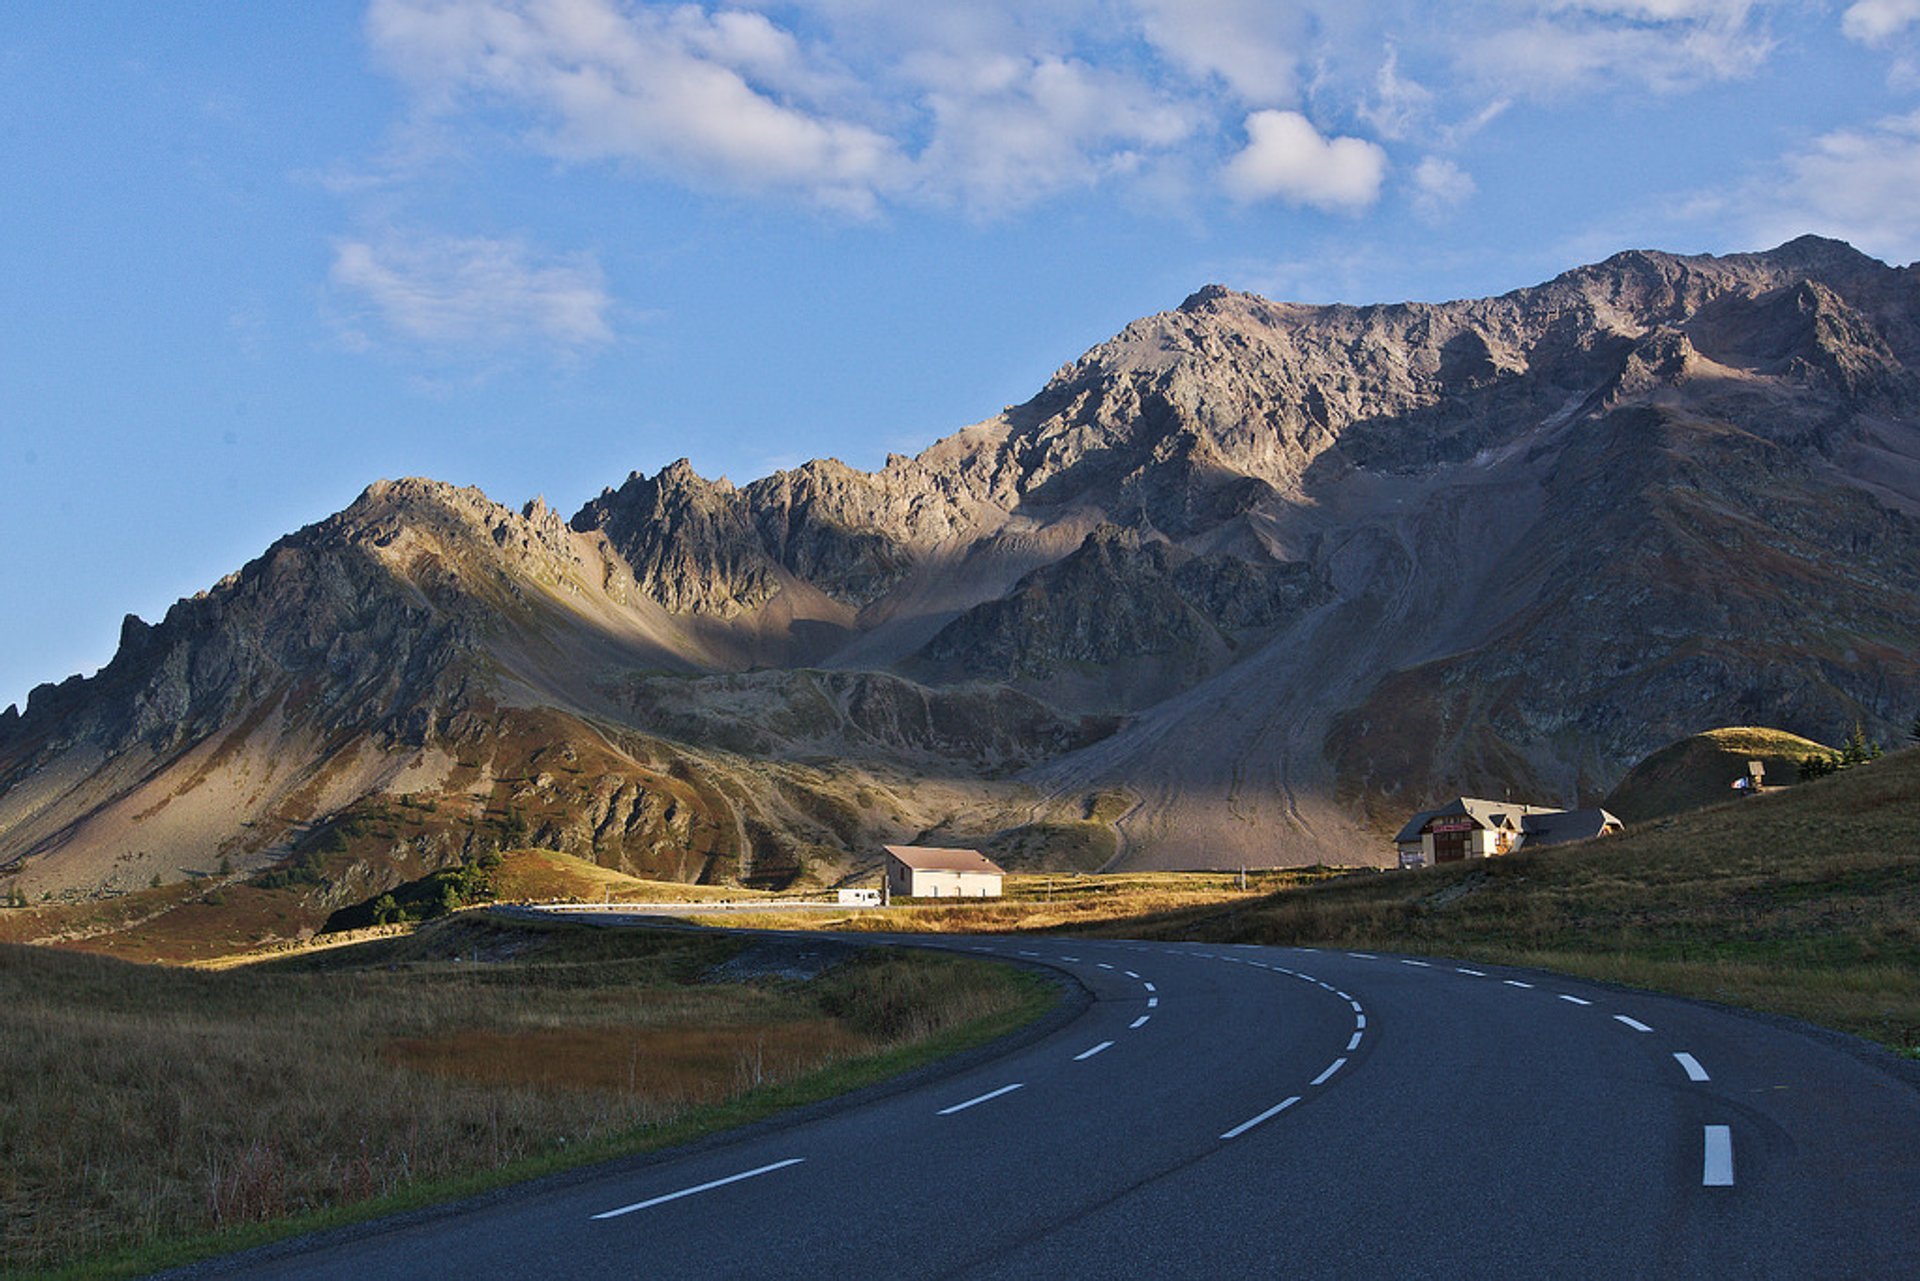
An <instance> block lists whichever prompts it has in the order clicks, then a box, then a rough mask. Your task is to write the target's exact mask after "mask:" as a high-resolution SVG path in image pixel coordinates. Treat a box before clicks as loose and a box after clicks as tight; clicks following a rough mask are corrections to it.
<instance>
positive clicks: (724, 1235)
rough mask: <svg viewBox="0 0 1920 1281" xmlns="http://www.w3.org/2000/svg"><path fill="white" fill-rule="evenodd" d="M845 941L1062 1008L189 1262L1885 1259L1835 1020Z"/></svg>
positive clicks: (1876, 1182) (1142, 949)
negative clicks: (1059, 981) (904, 1071)
mask: <svg viewBox="0 0 1920 1281" xmlns="http://www.w3.org/2000/svg"><path fill="white" fill-rule="evenodd" d="M663 906H666V907H671V908H674V909H676V910H684V907H683V905H679V904H672V905H663ZM836 906H837V905H836ZM701 910H708V909H706V908H702V909H701ZM876 941H899V942H905V943H912V944H916V945H921V946H935V947H942V948H950V949H955V950H960V951H964V952H967V953H971V954H977V955H982V956H998V957H1005V958H1008V959H1012V960H1017V961H1024V962H1027V963H1030V964H1037V965H1044V966H1049V967H1054V968H1057V969H1059V970H1062V971H1065V972H1066V973H1068V974H1070V975H1072V976H1073V977H1074V978H1075V979H1076V980H1078V981H1079V982H1080V983H1082V984H1084V985H1085V986H1086V987H1087V988H1088V989H1089V990H1090V991H1091V992H1092V993H1093V995H1094V998H1095V1000H1094V1002H1093V1004H1092V1005H1091V1006H1090V1007H1088V1009H1087V1010H1086V1012H1085V1013H1084V1014H1082V1015H1081V1016H1080V1017H1078V1018H1076V1019H1074V1020H1072V1021H1071V1022H1069V1023H1068V1024H1067V1025H1066V1026H1065V1027H1062V1028H1060V1029H1058V1030H1056V1031H1055V1032H1053V1033H1052V1034H1050V1035H1048V1036H1046V1037H1045V1038H1044V1039H1042V1040H1039V1041H1037V1042H1034V1043H1030V1044H1028V1045H1026V1046H1025V1047H1024V1048H1021V1049H1018V1050H1016V1051H1013V1052H1010V1053H1008V1054H1006V1055H1004V1056H1002V1057H1000V1058H997V1059H993V1060H991V1061H988V1062H985V1063H976V1064H975V1065H973V1066H971V1067H968V1068H966V1069H964V1070H961V1071H957V1072H955V1073H952V1074H948V1075H946V1076H944V1077H940V1076H936V1077H935V1078H934V1079H931V1080H929V1081H927V1082H926V1083H924V1084H921V1085H918V1086H916V1087H914V1088H910V1089H906V1090H897V1091H895V1092H892V1093H881V1094H879V1095H878V1096H876V1097H869V1098H868V1099H867V1100H866V1101H864V1102H857V1103H855V1104H854V1105H850V1106H848V1107H845V1108H842V1109H839V1110H837V1111H833V1112H830V1113H829V1114H826V1115H824V1116H816V1117H814V1118H813V1119H810V1120H806V1121H803V1122H799V1123H795V1124H791V1125H786V1126H777V1125H776V1126H770V1127H762V1128H759V1129H757V1130H755V1131H754V1132H752V1133H751V1134H748V1135H746V1136H743V1137H740V1138H737V1139H734V1140H732V1141H724V1140H723V1141H721V1142H719V1143H709V1144H706V1145H702V1146H700V1147H698V1148H697V1149H694V1150H691V1151H685V1152H680V1153H663V1154H658V1155H656V1156H653V1157H650V1158H640V1159H635V1160H632V1161H626V1162H616V1163H613V1164H611V1165H608V1166H605V1167H602V1168H600V1169H599V1170H597V1171H593V1172H587V1173H583V1174H581V1175H578V1176H575V1177H572V1178H568V1179H562V1180H555V1181H549V1182H547V1183H544V1184H536V1185H530V1186H529V1187H527V1188H525V1189H521V1190H518V1191H512V1192H509V1193H507V1194H504V1195H500V1196H496V1197H492V1198H486V1199H482V1200H480V1201H476V1202H473V1203H469V1204H466V1205H461V1206H454V1207H449V1208H448V1209H446V1210H445V1211H442V1212H439V1213H435V1214H431V1215H429V1216H426V1217H424V1218H420V1219H416V1220H414V1221H411V1222H403V1223H397V1224H391V1225H373V1226H372V1227H370V1228H362V1229H354V1230H348V1231H344V1232H341V1233H336V1234H333V1235H331V1236H328V1237H322V1238H315V1239H310V1240H308V1241H305V1242H301V1243H297V1244H296V1245H294V1246H293V1247H292V1248H289V1247H280V1248H276V1249H270V1250H267V1251H260V1252H255V1253H253V1254H250V1255H242V1256H236V1257H234V1258H231V1259H227V1260H223V1261H220V1262H218V1263H216V1264H213V1265H210V1266H205V1267H202V1268H200V1269H196V1273H197V1274H198V1275H220V1276H248V1277H252V1276H258V1277H274V1278H315V1279H323V1278H324V1279H334V1278H337V1279H339V1281H359V1279H361V1278H368V1277H415V1276H422V1275H438V1276H462V1277H530V1276H545V1275H555V1274H562V1275H568V1276H590V1277H620V1278H629V1277H821V1276H830V1277H852V1278H865V1277H875V1278H880V1277H886V1278H897V1277H903V1276H914V1277H922V1276H927V1277H1082V1276H1097V1277H1183V1278H1185V1277H1249V1276H1277V1277H1289V1278H1292V1277H1422V1278H1430V1277H1442V1278H1445V1277H1459V1278H1485V1277H1555V1276H1564V1277H1579V1278H1592V1277H1646V1276H1671V1277H1732V1276H1737V1277H1742V1278H1748V1277H1809V1276H1861V1277H1895V1276H1914V1275H1916V1264H1915V1261H1916V1260H1920V1092H1916V1090H1915V1089H1914V1088H1913V1086H1912V1085H1910V1084H1909V1083H1908V1082H1907V1081H1906V1080H1904V1079H1902V1077H1901V1075H1900V1074H1899V1072H1898V1071H1897V1070H1894V1069H1893V1068H1892V1067H1891V1066H1890V1065H1886V1064H1877V1063H1875V1062H1873V1061H1871V1056H1870V1055H1865V1054H1861V1053H1857V1052H1856V1050H1855V1048H1853V1047H1851V1046H1850V1045H1849V1044H1848V1043H1846V1042H1844V1041H1842V1040H1840V1039H1838V1038H1827V1037H1824V1036H1821V1035H1818V1034H1812V1033H1809V1032H1807V1031H1805V1030H1801V1029H1798V1028H1794V1027H1787V1026H1782V1025H1779V1024H1777V1023H1774V1022H1770V1021H1765V1020H1761V1019H1757V1018H1749V1017H1745V1016H1742V1015H1739V1014H1735V1013H1731V1012H1727V1011H1722V1010H1719V1009H1715V1008H1711V1007H1707V1006H1702V1005H1696V1004H1693V1003H1690V1002H1686V1001H1681V1000H1677V999H1669V998H1664V997H1659V996H1653V995H1649V994H1645V993H1638V992H1631V991H1622V990H1616V989H1612V988H1606V987H1601V986H1596V985H1593V984H1588V983H1583V982H1580V981H1577V980H1573V979H1564V978H1559V977H1556V976H1553V975H1546V974H1541V973H1538V972H1530V971H1513V970H1505V969H1501V968H1498V967H1493V966H1484V967H1474V966H1467V965H1460V964H1456V963H1454V962H1451V961H1447V960H1443V959H1441V958H1436V957H1397V956H1390V955H1385V954H1373V953H1348V952H1321V951H1309V950H1302V949H1293V948H1256V947H1238V946H1235V947H1220V946H1205V945H1200V944H1161V943H1153V944H1147V943H1126V942H1090V941H1085V940H1064V939H1053V938H1047V939H1033V938H1012V937H972V938H955V937H952V936H946V937H941V938H927V937H916V938H903V939H898V940H876Z"/></svg>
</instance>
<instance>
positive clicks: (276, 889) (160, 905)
mask: <svg viewBox="0 0 1920 1281" xmlns="http://www.w3.org/2000/svg"><path fill="white" fill-rule="evenodd" d="M456 867H457V865H456ZM335 874H340V875H343V876H344V875H345V872H344V871H343V870H342V869H341V868H337V867H336V868H332V869H331V870H330V871H326V872H324V873H316V874H315V880H314V881H313V882H312V883H308V882H295V883H293V884H279V883H276V879H277V878H275V877H274V876H272V875H271V874H268V875H253V876H246V875H237V874H236V875H230V876H225V877H214V876H209V877H202V878H200V879H197V880H191V881H176V882H173V883H171V884H167V885H157V886H153V887H151V888H148V889H141V890H135V891H133V892H131V893H127V894H119V895H115V896H113V897H110V898H99V899H88V900H83V901H78V902H52V903H36V904H33V905H31V906H29V907H25V908H9V907H0V943H36V944H49V945H53V946H57V947H63V948H69V949H72V950H76V951H83V952H96V953H99V954H100V955H103V956H117V957H120V958H121V959H123V960H128V961H143V962H148V963H153V964H161V965H182V964H208V965H219V964H221V963H223V962H224V961H226V960H227V959H229V958H231V957H235V956H242V955H247V954H250V953H253V952H258V951H263V950H268V949H273V948H288V949H294V950H298V949H301V948H303V947H305V946H306V945H307V944H308V942H309V941H310V940H312V939H313V938H314V936H315V935H316V933H317V932H318V931H320V930H321V928H322V926H323V925H324V924H325V923H326V921H327V920H328V918H329V917H330V916H331V915H332V913H333V912H334V911H335V909H336V908H338V907H340V906H342V904H341V903H338V902H330V901H328V900H327V898H326V890H327V888H328V878H329V877H331V876H333V875H335ZM481 879H482V880H483V881H484V883H485V887H486V892H485V894H484V895H482V896H481V898H483V899H484V900H488V901H492V900H498V901H502V902H513V901H517V900H523V899H531V900H538V901H543V902H545V901H556V900H558V901H567V900H575V901H580V902H590V903H599V902H603V901H608V900H611V901H613V902H634V901H646V902H655V903H658V902H691V901H697V900H700V899H720V898H725V899H732V900H735V901H740V900H746V899H762V898H763V899H766V900H767V901H769V902H777V901H778V900H779V899H780V898H781V897H782V895H779V894H773V893H768V892H765V891H761V890H749V889H742V888H740V887H738V886H714V885H688V884H686V883H684V882H681V881H650V880H643V879H641V878H638V877H633V876H628V875H626V874H624V873H622V872H616V871H613V870H611V869H609V868H604V867H599V866H597V865H596V864H594V863H592V862H589V861H588V860H586V859H580V858H574V857H573V856H571V855H567V854H560V853H556V852H554V851H552V850H541V849H517V850H509V851H507V852H506V853H505V854H503V855H501V856H499V858H498V859H497V860H489V865H488V866H487V867H486V868H485V869H484V871H483V874H482V876H481ZM395 888H396V889H398V890H400V892H401V893H403V894H404V893H405V890H404V889H403V888H402V887H395ZM364 923H367V922H363V924H364Z"/></svg>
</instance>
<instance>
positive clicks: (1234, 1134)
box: [1220, 1094, 1300, 1139]
mask: <svg viewBox="0 0 1920 1281" xmlns="http://www.w3.org/2000/svg"><path fill="white" fill-rule="evenodd" d="M1299 1101H1300V1096H1299V1095H1297V1094H1296V1095H1294V1096H1293V1097H1292V1098H1289V1099H1282V1100H1281V1101H1280V1102H1278V1103H1276V1104H1274V1105H1273V1106H1272V1107H1270V1108H1268V1109H1267V1110H1266V1111H1265V1112H1262V1113H1261V1114H1260V1115H1259V1116H1256V1117H1254V1118H1253V1119H1252V1120H1251V1121H1242V1122H1241V1123H1240V1124H1238V1125H1236V1126H1234V1127H1233V1128H1232V1129H1231V1130H1228V1131H1227V1132H1226V1133H1225V1134H1223V1135H1221V1136H1220V1137H1221V1138H1223V1139H1237V1138H1239V1137H1240V1136H1241V1135H1243V1134H1245V1133H1246V1132H1247V1131H1248V1130H1251V1129H1252V1128H1253V1127H1254V1126H1256V1125H1258V1124H1260V1123H1261V1122H1262V1121H1270V1120H1272V1119H1273V1118H1274V1117H1276V1116H1279V1115H1280V1114H1281V1113H1282V1112H1285V1111H1286V1110H1287V1109H1288V1108H1290V1107H1292V1106H1293V1105H1294V1104H1296V1103H1298V1102H1299Z"/></svg>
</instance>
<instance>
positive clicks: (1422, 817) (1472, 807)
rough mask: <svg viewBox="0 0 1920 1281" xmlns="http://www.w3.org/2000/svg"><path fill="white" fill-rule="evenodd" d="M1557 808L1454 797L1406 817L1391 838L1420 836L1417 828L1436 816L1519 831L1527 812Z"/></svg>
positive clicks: (1532, 812) (1534, 812) (1554, 812)
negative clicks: (1464, 819) (1435, 806)
mask: <svg viewBox="0 0 1920 1281" xmlns="http://www.w3.org/2000/svg"><path fill="white" fill-rule="evenodd" d="M1560 812H1561V811H1559V810H1557V809H1553V808H1551V807H1550V806H1546V805H1523V804H1519V803H1517V802H1514V801H1488V800H1482V799H1481V798H1479V797H1477V796H1458V797H1455V798H1454V799H1453V800H1451V801H1449V802H1447V803H1446V804H1445V805H1442V806H1441V807H1440V808H1439V809H1432V810H1421V811H1420V812H1419V813H1418V814H1415V815H1414V816H1413V817H1412V818H1410V819H1408V820H1407V825H1406V826H1405V827H1403V828H1401V829H1400V834H1399V835H1398V836H1396V837H1394V840H1396V841H1413V840H1415V839H1417V838H1418V837H1419V835H1420V829H1421V828H1423V827H1425V826H1426V825H1427V822H1428V820H1430V819H1436V818H1470V819H1472V820H1473V821H1474V822H1475V823H1476V824H1477V825H1479V826H1481V827H1490V828H1494V829H1495V830H1505V831H1509V832H1518V831H1523V830H1525V829H1524V826H1523V825H1524V823H1525V821H1526V820H1527V818H1528V817H1529V816H1531V815H1537V814H1558V813H1560Z"/></svg>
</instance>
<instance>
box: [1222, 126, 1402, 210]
mask: <svg viewBox="0 0 1920 1281" xmlns="http://www.w3.org/2000/svg"><path fill="white" fill-rule="evenodd" d="M1386 173H1387V153H1386V152H1385V151H1383V150H1382V149H1381V148H1380V147H1379V146H1378V145H1377V144H1375V143H1371V142H1368V141H1366V140H1365V139H1364V138H1326V137H1322V136H1321V134H1320V131H1319V130H1318V129H1315V128H1314V127H1313V124H1312V122H1311V121H1309V120H1308V119H1307V118H1306V117H1305V116H1303V115H1301V114H1300V113H1299V112H1297V111H1256V112H1254V113H1253V114H1252V115H1250V116H1248V117H1247V146H1246V149H1245V150H1243V151H1241V152H1240V154H1238V155H1236V156H1235V157H1233V159H1232V160H1230V161H1228V162H1227V167H1226V171H1225V174H1224V180H1225V183H1226V188H1227V190H1228V192H1229V193H1231V194H1232V195H1233V196H1234V197H1235V198H1236V199H1239V200H1260V199H1266V198H1277V199H1280V200H1284V201H1286V202H1287V203H1289V204H1295V205H1312V206H1314V207H1315V208H1317V209H1325V210H1329V211H1337V212H1344V213H1359V212H1361V211H1362V210H1364V209H1366V208H1368V207H1369V206H1370V205H1372V204H1373V203H1374V202H1375V201H1376V200H1378V199H1379V198H1380V184H1381V182H1382V181H1383V180H1384V179H1385V177H1386Z"/></svg>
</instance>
